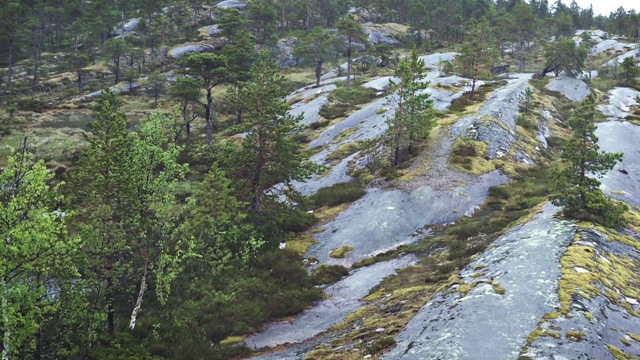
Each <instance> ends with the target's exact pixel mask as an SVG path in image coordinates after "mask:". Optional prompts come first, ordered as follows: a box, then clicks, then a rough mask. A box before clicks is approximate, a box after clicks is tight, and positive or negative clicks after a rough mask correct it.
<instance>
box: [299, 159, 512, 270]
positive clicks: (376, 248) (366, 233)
mask: <svg viewBox="0 0 640 360" xmlns="http://www.w3.org/2000/svg"><path fill="white" fill-rule="evenodd" d="M507 181H508V178H507V176H505V175H504V174H502V173H501V172H500V171H493V172H490V173H487V174H484V175H482V176H479V177H478V178H477V180H476V181H475V182H473V183H470V184H464V185H461V186H455V187H454V188H452V189H451V190H433V189H432V188H431V187H430V186H423V187H420V188H418V189H416V190H413V191H410V192H409V191H403V190H391V191H386V190H382V189H375V188H374V189H369V190H368V191H367V194H366V195H365V196H364V197H362V198H361V199H359V200H357V201H356V202H354V203H353V204H352V205H351V206H350V207H349V208H347V209H346V210H344V211H343V212H342V213H341V214H340V215H338V217H336V219H335V220H333V221H332V222H330V223H328V224H326V225H323V226H321V227H320V229H323V230H325V231H324V232H321V233H317V234H314V238H315V239H316V240H318V243H317V244H315V245H313V246H312V247H311V248H310V249H309V252H308V255H313V256H315V257H316V258H317V259H318V260H319V261H320V263H323V264H337V265H344V266H350V265H351V264H353V263H355V262H357V261H360V260H362V259H364V258H367V257H371V256H375V255H376V254H378V253H382V252H385V251H389V250H392V249H395V248H397V247H398V246H400V245H403V244H409V243H413V242H415V241H417V240H419V239H420V237H416V235H415V233H416V231H418V232H419V233H421V232H422V230H424V227H425V225H431V224H445V223H450V222H453V221H456V220H458V219H459V218H460V217H462V216H463V215H465V214H467V215H470V214H471V213H472V212H473V211H474V210H475V209H476V207H477V206H478V205H480V204H482V202H483V201H484V199H486V197H487V196H488V189H489V187H491V186H495V185H500V184H503V183H506V182H507ZM343 245H351V246H353V247H354V250H353V251H351V252H349V253H348V254H347V256H346V257H345V258H344V259H334V258H331V257H329V252H330V251H331V250H332V249H336V248H339V247H341V246H343Z"/></svg>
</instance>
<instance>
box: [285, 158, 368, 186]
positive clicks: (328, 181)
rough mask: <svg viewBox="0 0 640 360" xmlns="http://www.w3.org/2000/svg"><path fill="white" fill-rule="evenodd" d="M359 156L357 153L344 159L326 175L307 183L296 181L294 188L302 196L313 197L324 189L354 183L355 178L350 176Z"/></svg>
mask: <svg viewBox="0 0 640 360" xmlns="http://www.w3.org/2000/svg"><path fill="white" fill-rule="evenodd" d="M358 154H359V152H356V153H354V154H351V155H349V156H347V157H346V158H344V159H342V160H341V161H340V162H339V163H338V164H337V165H334V166H332V167H331V169H330V170H329V171H328V173H326V174H320V175H316V176H314V177H313V178H311V179H309V180H307V181H305V182H299V181H294V182H293V187H295V188H296V190H298V191H299V192H300V193H301V194H302V195H311V194H313V193H315V192H316V191H318V190H320V189H322V188H325V187H329V186H331V185H335V184H339V183H345V182H351V181H353V178H352V177H351V176H350V175H349V170H350V166H351V165H352V164H353V163H354V162H356V159H355V158H356V157H357V156H358ZM318 163H321V161H318Z"/></svg>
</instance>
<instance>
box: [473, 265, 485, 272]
mask: <svg viewBox="0 0 640 360" xmlns="http://www.w3.org/2000/svg"><path fill="white" fill-rule="evenodd" d="M486 267H487V264H477V265H475V266H474V267H473V270H475V271H478V270H482V269H484V268H486Z"/></svg>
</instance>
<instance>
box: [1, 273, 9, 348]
mask: <svg viewBox="0 0 640 360" xmlns="http://www.w3.org/2000/svg"><path fill="white" fill-rule="evenodd" d="M7 292H8V290H7V283H6V281H5V279H4V278H2V323H3V325H4V337H3V339H2V360H9V347H10V346H11V330H10V328H9V304H8V300H7Z"/></svg>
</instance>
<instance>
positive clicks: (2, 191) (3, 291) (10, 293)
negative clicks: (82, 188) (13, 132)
mask: <svg viewBox="0 0 640 360" xmlns="http://www.w3.org/2000/svg"><path fill="white" fill-rule="evenodd" d="M25 142H26V141H25ZM52 176H53V174H51V173H50V172H48V171H47V169H46V167H45V165H44V162H43V161H42V160H36V158H35V157H34V156H33V155H32V154H30V153H29V152H27V151H26V148H25V146H23V147H22V148H21V149H20V150H18V151H14V152H12V154H11V155H10V156H9V158H8V160H7V165H6V166H5V167H4V168H2V169H0V203H1V204H2V206H0V239H2V240H1V241H2V243H3V244H2V246H0V257H1V258H2V261H0V277H1V278H0V313H1V314H0V315H1V316H0V331H2V334H3V335H2V359H3V360H9V359H11V358H15V359H24V358H27V357H30V356H33V357H34V358H38V357H39V355H41V341H40V337H39V336H40V334H41V326H42V321H43V320H42V316H43V314H45V312H46V311H47V307H48V305H52V302H53V299H52V298H50V297H49V294H48V290H47V282H48V281H50V280H51V276H52V275H53V273H54V272H55V271H56V269H57V270H60V268H59V267H58V266H59V264H61V263H62V262H63V260H64V259H65V258H67V257H69V256H70V255H71V254H73V253H74V252H75V248H76V247H77V246H78V244H77V243H74V242H73V241H71V240H69V238H68V237H66V236H65V235H66V224H65V222H66V220H67V217H68V215H69V214H68V213H65V212H64V211H62V210H60V209H58V208H57V207H56V203H58V202H59V201H60V200H61V199H62V198H61V197H60V196H59V195H58V188H57V187H53V188H51V187H49V185H48V184H47V182H48V181H50V180H51V178H52ZM64 271H67V272H68V273H75V270H74V269H73V267H70V266H67V267H66V268H65V269H64ZM47 304H48V305H47Z"/></svg>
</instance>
